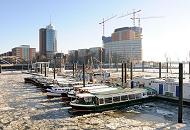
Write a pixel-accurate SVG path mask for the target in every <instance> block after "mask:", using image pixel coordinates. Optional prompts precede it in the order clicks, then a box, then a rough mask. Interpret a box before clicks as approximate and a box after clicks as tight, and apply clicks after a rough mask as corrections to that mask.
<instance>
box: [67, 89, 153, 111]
mask: <svg viewBox="0 0 190 130" xmlns="http://www.w3.org/2000/svg"><path fill="white" fill-rule="evenodd" d="M101 90H102V91H101ZM101 90H99V91H96V92H95V91H94V92H93V93H79V94H77V95H76V97H77V98H76V100H73V101H71V102H70V105H71V107H72V111H74V112H81V111H82V112H89V111H90V112H98V111H104V110H108V109H114V108H118V107H121V106H126V105H127V106H129V105H134V104H139V103H143V102H147V101H149V100H152V99H153V98H152V97H154V96H155V95H156V91H155V90H153V89H150V88H134V89H122V88H104V89H101Z"/></svg>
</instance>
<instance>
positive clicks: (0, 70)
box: [0, 65, 2, 73]
mask: <svg viewBox="0 0 190 130" xmlns="http://www.w3.org/2000/svg"><path fill="white" fill-rule="evenodd" d="M1 72H2V67H1V65H0V73H1Z"/></svg>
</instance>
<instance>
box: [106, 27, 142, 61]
mask: <svg viewBox="0 0 190 130" xmlns="http://www.w3.org/2000/svg"><path fill="white" fill-rule="evenodd" d="M141 33H142V28H140V27H123V28H118V29H115V31H114V33H112V36H111V38H112V39H111V40H110V39H109V41H107V40H104V39H105V38H104V39H103V46H104V49H105V62H106V63H108V62H110V59H111V61H112V62H122V61H123V62H130V61H133V62H140V61H141V60H142V40H141Z"/></svg>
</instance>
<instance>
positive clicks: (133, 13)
mask: <svg viewBox="0 0 190 130" xmlns="http://www.w3.org/2000/svg"><path fill="white" fill-rule="evenodd" d="M140 11H141V10H137V11H135V10H133V12H131V13H128V14H125V15H122V16H120V17H118V18H123V17H126V16H128V15H131V14H132V15H133V26H134V27H135V19H136V17H135V14H136V13H138V12H140Z"/></svg>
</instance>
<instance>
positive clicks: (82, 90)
mask: <svg viewBox="0 0 190 130" xmlns="http://www.w3.org/2000/svg"><path fill="white" fill-rule="evenodd" d="M108 87H109V86H107V85H102V84H87V85H85V87H83V85H75V86H73V90H71V91H70V92H68V97H69V98H70V99H71V100H73V99H75V98H76V94H77V93H85V92H90V91H93V90H95V89H103V88H108Z"/></svg>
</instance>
